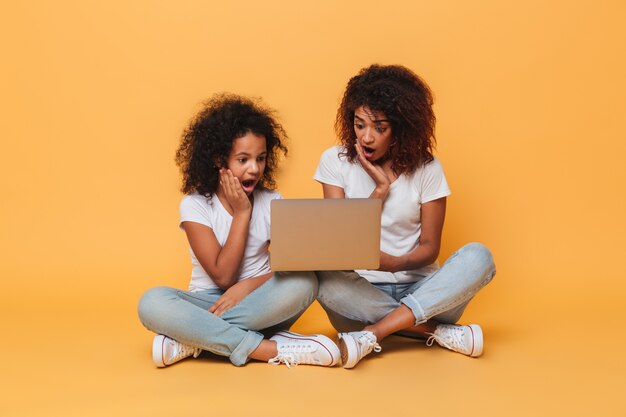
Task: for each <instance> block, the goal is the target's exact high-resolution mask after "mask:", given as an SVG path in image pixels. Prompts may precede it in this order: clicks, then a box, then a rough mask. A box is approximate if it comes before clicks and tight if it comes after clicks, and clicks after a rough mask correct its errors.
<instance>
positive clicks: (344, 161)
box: [315, 65, 495, 368]
mask: <svg viewBox="0 0 626 417" xmlns="http://www.w3.org/2000/svg"><path fill="white" fill-rule="evenodd" d="M432 104H433V99H432V95H431V92H430V89H429V88H428V86H427V85H426V84H425V83H424V81H422V80H421V79H420V78H419V77H418V76H417V75H415V74H414V73H413V72H412V71H411V70H409V69H407V68H405V67H402V66H393V65H392V66H380V65H372V66H370V67H368V68H365V69H363V70H361V71H360V72H359V74H357V75H356V76H355V77H353V78H352V79H351V80H350V81H349V82H348V86H347V88H346V91H345V93H344V96H343V100H342V102H341V105H340V107H339V110H338V112H337V119H336V125H335V127H336V130H337V133H338V135H339V138H340V140H341V145H340V146H336V147H333V148H330V149H328V150H327V151H326V152H325V153H324V154H323V155H322V157H321V160H320V163H319V165H318V168H317V171H316V173H315V179H316V180H317V181H319V182H320V183H321V184H322V187H323V191H324V197H325V198H368V197H369V198H380V199H381V200H383V210H382V218H381V227H382V230H381V256H380V268H379V270H376V271H372V270H367V271H348V272H346V271H322V272H318V277H319V294H318V300H319V302H320V304H321V305H322V306H323V307H324V309H325V310H326V312H327V314H328V315H329V318H330V320H331V322H332V323H333V325H334V326H335V328H337V329H338V330H340V331H341V332H342V333H339V348H340V351H341V356H342V361H343V366H344V368H352V367H354V366H355V365H356V364H357V363H358V361H359V360H361V359H362V358H363V357H364V356H365V355H367V354H369V353H370V352H372V351H376V352H378V351H380V349H381V347H380V345H379V344H378V342H380V341H382V340H383V339H384V338H385V337H387V336H388V335H390V334H392V333H395V332H399V331H404V332H411V333H414V334H418V335H421V336H425V337H428V345H432V343H433V342H437V343H438V344H439V345H441V346H443V347H446V348H448V349H451V350H453V351H456V352H460V353H463V354H465V355H469V356H473V357H477V356H480V355H481V353H482V349H483V336H482V330H481V328H480V326H479V325H477V324H470V325H456V324H455V323H456V322H457V320H459V318H460V317H461V315H462V313H463V310H464V309H465V306H466V305H467V304H468V302H469V301H470V300H471V299H472V298H473V297H474V296H475V295H476V293H477V292H478V291H479V290H480V289H481V288H482V287H483V286H484V285H486V284H487V283H488V282H489V281H490V280H491V278H492V277H493V276H494V274H495V266H494V264H493V260H492V256H491V254H490V252H489V251H488V250H487V249H486V248H485V247H484V246H483V245H481V244H479V243H471V244H468V245H466V246H464V247H463V248H461V249H460V250H458V251H457V252H456V253H454V254H453V255H452V256H451V257H450V258H449V259H448V260H447V261H446V262H445V264H444V265H443V266H442V267H441V268H439V266H438V264H437V257H438V255H439V249H440V246H441V234H442V229H443V223H444V218H445V211H446V197H447V196H448V195H449V194H450V190H449V188H448V183H447V181H446V177H445V175H444V172H443V168H442V166H441V163H440V162H439V161H438V160H437V159H436V158H435V157H434V156H433V148H434V144H435V142H434V126H435V115H434V113H433V109H432Z"/></svg>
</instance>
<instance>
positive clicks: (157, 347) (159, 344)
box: [152, 334, 167, 368]
mask: <svg viewBox="0 0 626 417" xmlns="http://www.w3.org/2000/svg"><path fill="white" fill-rule="evenodd" d="M164 342H165V336H163V335H162V334H158V335H156V336H154V340H153V341H152V362H154V364H155V365H156V366H157V368H165V367H166V366H167V365H165V362H163V343H164Z"/></svg>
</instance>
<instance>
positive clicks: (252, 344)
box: [229, 330, 263, 366]
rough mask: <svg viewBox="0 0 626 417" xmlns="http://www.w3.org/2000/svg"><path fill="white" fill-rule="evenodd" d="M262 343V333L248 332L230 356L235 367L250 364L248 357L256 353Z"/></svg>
mask: <svg viewBox="0 0 626 417" xmlns="http://www.w3.org/2000/svg"><path fill="white" fill-rule="evenodd" d="M262 341H263V335H262V334H261V333H257V332H254V331H252V330H248V332H247V333H246V336H245V337H244V338H243V340H242V341H241V342H240V343H239V344H238V345H237V347H236V348H235V350H233V352H232V353H231V354H230V357H229V359H230V361H231V362H232V363H233V365H235V366H243V365H245V364H246V362H248V356H250V354H251V353H252V352H254V350H255V349H256V348H257V347H259V345H260V344H261V342H262Z"/></svg>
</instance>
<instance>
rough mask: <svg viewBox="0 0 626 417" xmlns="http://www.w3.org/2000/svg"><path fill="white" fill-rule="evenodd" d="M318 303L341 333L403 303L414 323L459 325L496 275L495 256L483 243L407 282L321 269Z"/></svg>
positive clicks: (464, 249)
mask: <svg viewBox="0 0 626 417" xmlns="http://www.w3.org/2000/svg"><path fill="white" fill-rule="evenodd" d="M316 274H317V277H318V279H319V291H318V295H317V299H318V301H319V302H320V304H321V305H322V307H323V308H324V310H326V313H327V314H328V318H329V319H330V321H331V323H332V324H333V326H334V327H335V329H337V330H339V331H356V330H362V329H363V327H365V326H366V325H368V324H374V323H377V322H379V321H380V320H382V319H383V318H384V317H385V316H386V315H388V314H389V313H391V312H392V311H393V310H395V309H396V308H398V307H399V306H400V304H404V305H406V306H407V307H408V308H410V309H411V311H412V312H413V315H414V316H415V325H418V324H422V323H425V322H426V321H427V320H429V319H434V320H437V321H439V322H441V323H456V322H457V321H458V320H459V318H460V317H461V315H462V314H463V311H464V310H465V307H466V306H467V304H468V303H469V302H470V300H471V299H472V298H473V297H474V296H475V295H476V293H478V291H479V290H480V289H481V288H482V287H484V286H485V285H487V284H488V283H489V282H490V281H491V279H492V278H493V276H494V275H495V274H496V267H495V265H494V263H493V257H492V255H491V252H489V250H488V249H487V248H486V247H485V246H483V245H482V244H480V243H470V244H467V245H465V246H463V247H462V248H461V249H459V250H458V251H456V252H455V253H454V254H452V256H450V258H448V260H447V261H446V262H445V263H444V264H443V265H442V266H441V268H439V269H438V270H437V271H435V272H433V273H432V274H430V275H429V276H427V277H424V278H422V279H421V280H419V281H417V282H408V283H398V284H390V283H371V282H369V281H367V280H366V279H365V278H363V277H361V276H359V275H358V274H357V273H356V272H354V271H318V272H316Z"/></svg>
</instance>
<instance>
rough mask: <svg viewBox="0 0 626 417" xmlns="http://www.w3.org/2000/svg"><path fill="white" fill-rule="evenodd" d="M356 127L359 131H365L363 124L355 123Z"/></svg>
mask: <svg viewBox="0 0 626 417" xmlns="http://www.w3.org/2000/svg"><path fill="white" fill-rule="evenodd" d="M354 127H356V128H357V129H363V125H362V124H361V123H355V124H354Z"/></svg>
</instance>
